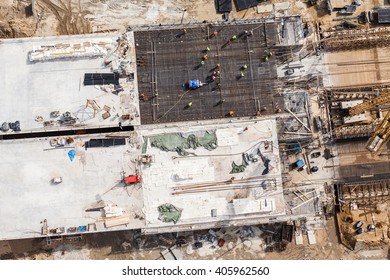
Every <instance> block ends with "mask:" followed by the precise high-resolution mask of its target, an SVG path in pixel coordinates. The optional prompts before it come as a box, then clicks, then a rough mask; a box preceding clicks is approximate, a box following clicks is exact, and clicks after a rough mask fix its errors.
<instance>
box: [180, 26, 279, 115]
mask: <svg viewBox="0 0 390 280" xmlns="http://www.w3.org/2000/svg"><path fill="white" fill-rule="evenodd" d="M252 35H253V30H250V31H247V30H245V31H244V33H243V34H242V35H240V37H242V38H244V39H247V38H248V37H250V36H252ZM217 36H218V32H217V31H214V32H213V33H212V34H211V36H210V38H211V37H217ZM237 39H238V36H237V35H233V36H231V37H230V39H229V40H228V41H227V42H226V45H230V44H231V43H232V42H233V41H235V40H237ZM210 51H211V48H210V47H206V48H205V50H204V55H203V56H202V59H201V61H200V65H201V66H202V65H205V62H206V60H208V58H209V52H210ZM272 55H273V53H272V52H270V51H265V56H264V61H269V58H270V57H272ZM247 69H248V65H243V66H242V67H241V69H240V76H239V77H240V78H242V77H244V76H245V71H246V70H247ZM220 74H221V72H220V64H217V65H216V67H214V68H213V69H212V72H211V77H210V78H211V81H215V80H216V78H218V77H219V75H220ZM216 88H218V89H221V85H220V83H219V82H218V83H217V86H216ZM213 90H214V89H213ZM224 102H225V99H220V100H219V101H218V104H219V105H221V104H223V103H224ZM192 105H193V103H192V102H188V103H187V106H186V107H187V108H190V107H192ZM234 114H235V112H234V111H229V112H228V114H227V116H229V117H233V116H234Z"/></svg>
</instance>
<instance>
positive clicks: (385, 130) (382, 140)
mask: <svg viewBox="0 0 390 280" xmlns="http://www.w3.org/2000/svg"><path fill="white" fill-rule="evenodd" d="M389 102H390V90H386V91H384V92H383V93H381V94H380V95H378V96H377V97H375V98H374V99H372V100H367V101H364V102H363V103H361V104H358V105H356V106H353V107H352V108H350V109H349V114H350V115H351V116H352V115H357V114H361V113H364V112H365V111H368V110H371V109H373V108H374V107H375V106H378V105H382V104H385V103H389ZM389 139H390V111H388V112H387V114H386V116H385V117H384V118H383V120H382V122H381V123H380V124H379V125H378V127H377V128H376V129H375V131H374V134H373V135H372V136H371V137H370V139H368V141H367V144H366V149H367V150H369V151H370V152H371V153H372V154H378V153H379V151H380V150H381V149H382V147H384V146H385V145H386V143H387V142H388V141H389Z"/></svg>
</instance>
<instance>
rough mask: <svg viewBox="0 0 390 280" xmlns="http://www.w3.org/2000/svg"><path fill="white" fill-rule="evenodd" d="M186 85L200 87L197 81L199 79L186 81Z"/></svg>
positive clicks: (193, 87)
mask: <svg viewBox="0 0 390 280" xmlns="http://www.w3.org/2000/svg"><path fill="white" fill-rule="evenodd" d="M188 87H189V88H190V89H197V88H199V87H200V82H199V80H190V81H189V82H188Z"/></svg>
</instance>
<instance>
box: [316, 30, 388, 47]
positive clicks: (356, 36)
mask: <svg viewBox="0 0 390 280" xmlns="http://www.w3.org/2000/svg"><path fill="white" fill-rule="evenodd" d="M323 35H324V39H322V46H323V47H324V48H325V50H326V51H341V50H350V49H362V48H371V47H386V46H388V45H389V44H390V28H389V27H381V28H373V29H368V30H347V31H331V32H324V33H323Z"/></svg>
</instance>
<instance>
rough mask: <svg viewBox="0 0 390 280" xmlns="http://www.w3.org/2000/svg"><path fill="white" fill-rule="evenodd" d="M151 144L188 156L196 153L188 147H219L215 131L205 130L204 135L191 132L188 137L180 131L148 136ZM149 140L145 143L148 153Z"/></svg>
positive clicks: (144, 150) (166, 150)
mask: <svg viewBox="0 0 390 280" xmlns="http://www.w3.org/2000/svg"><path fill="white" fill-rule="evenodd" d="M148 139H149V141H150V145H151V146H152V147H155V148H158V149H160V150H162V151H165V152H177V153H178V154H179V155H180V156H188V155H190V154H192V155H195V154H194V153H191V152H188V151H186V150H187V149H193V150H195V149H197V148H199V147H203V148H205V149H206V150H209V151H211V150H214V149H216V148H217V137H216V135H215V132H205V133H203V135H199V136H197V135H195V134H190V135H188V136H187V137H185V136H183V135H182V134H180V133H168V134H164V135H157V136H151V137H148ZM146 149H147V141H145V143H144V147H143V151H142V152H143V153H146Z"/></svg>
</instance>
